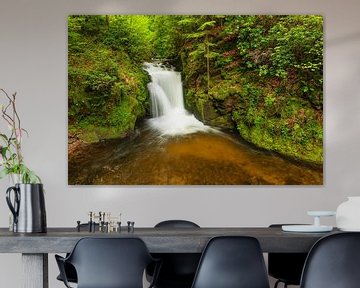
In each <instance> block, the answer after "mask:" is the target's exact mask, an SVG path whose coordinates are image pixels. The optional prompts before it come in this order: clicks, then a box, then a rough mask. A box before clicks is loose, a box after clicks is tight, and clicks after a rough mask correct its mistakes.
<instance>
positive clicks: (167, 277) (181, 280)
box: [147, 220, 201, 288]
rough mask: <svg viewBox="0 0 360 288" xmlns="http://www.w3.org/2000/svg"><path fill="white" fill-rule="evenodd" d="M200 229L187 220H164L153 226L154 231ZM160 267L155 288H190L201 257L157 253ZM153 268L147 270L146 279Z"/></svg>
mask: <svg viewBox="0 0 360 288" xmlns="http://www.w3.org/2000/svg"><path fill="white" fill-rule="evenodd" d="M164 228H170V229H176V228H185V229H187V228H194V229H197V228H200V226H199V225H197V224H196V223H194V222H191V221H188V220H165V221H162V222H159V223H157V224H156V225H155V229H164ZM152 255H153V256H154V257H156V258H157V259H161V261H162V266H161V270H160V272H159V275H158V277H157V281H156V283H155V287H156V288H190V287H191V284H192V282H193V280H194V276H195V272H196V269H197V266H198V263H199V260H200V257H201V254H200V253H157V254H152ZM152 275H153V267H152V266H150V267H149V268H148V269H147V278H148V279H151V278H152Z"/></svg>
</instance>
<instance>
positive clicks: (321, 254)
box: [300, 232, 360, 288]
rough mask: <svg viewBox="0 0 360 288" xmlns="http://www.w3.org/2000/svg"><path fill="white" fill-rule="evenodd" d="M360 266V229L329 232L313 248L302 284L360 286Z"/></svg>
mask: <svg viewBox="0 0 360 288" xmlns="http://www.w3.org/2000/svg"><path fill="white" fill-rule="evenodd" d="M359 267H360V233H359V232H345V233H337V234H331V235H329V236H325V237H323V238H321V239H320V240H318V241H317V242H316V243H315V244H314V245H313V247H312V248H311V250H310V252H309V256H308V258H307V259H306V262H305V266H304V271H303V274H302V278H301V284H300V288H358V287H360V270H359Z"/></svg>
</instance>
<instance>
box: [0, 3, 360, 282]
mask: <svg viewBox="0 0 360 288" xmlns="http://www.w3.org/2000/svg"><path fill="white" fill-rule="evenodd" d="M359 11H360V2H359V1H358V0H343V1H337V0H318V1H316V0H303V1H295V0H294V1H288V0H272V1H262V0H243V1H241V0H222V1H218V0H196V1H193V0H139V1H137V0H113V1H111V0H101V1H100V0H97V1H96V0H76V1H73V0H32V1H30V0H1V2H0V87H2V88H4V89H5V90H7V91H9V92H13V91H17V92H18V105H19V112H20V114H21V115H22V121H23V122H22V123H23V126H24V127H25V128H26V129H27V130H28V131H29V133H30V137H29V138H28V139H26V141H25V143H24V154H25V159H26V162H27V163H28V164H29V166H30V167H32V168H33V169H34V170H35V171H36V172H37V173H38V174H39V175H40V176H41V177H42V180H43V182H44V184H45V187H46V192H47V193H46V205H47V216H48V226H52V227H53V226H74V225H75V222H76V220H78V219H80V220H86V215H87V211H89V210H106V211H112V212H114V213H115V212H116V213H117V212H122V213H123V215H124V218H123V219H124V220H133V221H135V222H136V226H153V225H154V224H155V223H157V222H158V221H160V220H162V219H164V218H187V219H190V220H194V221H196V222H197V223H199V224H200V225H201V226H267V225H269V224H270V223H275V222H309V221H311V219H310V218H309V217H308V216H306V211H307V210H327V209H329V210H334V209H336V207H337V205H338V204H339V203H340V202H342V201H343V200H345V197H346V196H348V195H360V191H359V189H358V185H357V184H358V183H357V182H358V179H359V176H360V168H359V162H360V161H359V160H360V152H359V150H358V149H359V147H360V130H359V123H360V113H359V111H360V97H359V96H360V95H359V90H358V89H359V81H360V57H359V52H360V20H359V19H360V18H359V15H358V14H359ZM77 13H78V14H106V13H109V14H121V13H128V14H141V13H145V14H161V13H165V14H203V13H205V14H214V13H215V14H221V13H224V14H322V15H324V16H325V36H326V42H325V89H324V90H325V107H324V108H325V159H326V161H325V169H324V171H325V184H324V186H320V187H315V186H314V187H309V186H307V187H301V186H293V187H291V186H285V187H282V186H273V187H265V186H234V187H231V186H217V187H215V186H214V187H205V186H200V187H198V186H190V187H178V186H169V187H157V186H150V187H147V186H139V187H136V186H125V187H121V186H113V187H110V186H109V187H107V186H99V187H85V186H84V187H70V186H68V185H67V22H66V16H67V15H68V14H77ZM7 186H8V182H7V181H6V180H2V181H1V182H0V190H2V191H3V192H4V193H3V197H2V199H3V200H2V201H0V226H6V225H7V224H8V208H7V206H6V204H5V195H4V194H5V188H6V187H7ZM327 223H331V224H335V222H334V220H328V221H327ZM49 262H50V270H51V271H50V278H51V279H50V287H62V286H61V285H60V284H59V283H56V282H57V281H55V280H53V279H54V277H55V275H56V273H57V271H56V268H55V261H54V259H53V256H52V255H51V256H50V258H49ZM19 265H20V256H19V255H7V254H2V255H0V279H1V282H2V284H1V286H2V287H20V286H21V284H20V283H21V281H20V279H19V275H20V272H21V269H20V266H19Z"/></svg>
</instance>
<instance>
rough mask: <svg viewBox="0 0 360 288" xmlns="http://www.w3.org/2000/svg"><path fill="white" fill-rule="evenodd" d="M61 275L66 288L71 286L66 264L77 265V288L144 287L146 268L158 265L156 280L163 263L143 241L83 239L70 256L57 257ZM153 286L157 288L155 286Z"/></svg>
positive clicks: (102, 238)
mask: <svg viewBox="0 0 360 288" xmlns="http://www.w3.org/2000/svg"><path fill="white" fill-rule="evenodd" d="M55 259H56V262H57V264H58V267H59V270H60V275H61V277H62V279H63V282H64V284H65V286H66V287H69V288H70V287H71V286H70V284H69V281H68V279H67V275H66V273H65V263H70V264H71V265H73V266H74V268H75V270H76V273H77V286H76V287H77V288H93V287H101V288H142V287H143V274H144V271H145V268H146V267H147V266H148V265H149V264H151V263H154V262H157V263H158V265H156V266H155V272H154V281H156V276H157V273H158V271H159V267H160V264H159V263H160V262H159V261H157V260H155V259H154V258H153V257H152V256H151V255H150V253H149V251H148V249H147V247H146V245H145V243H144V242H143V241H142V240H141V239H139V238H108V237H101V238H92V237H88V238H82V239H80V240H79V241H78V242H77V243H76V245H75V247H74V249H73V250H72V252H71V253H70V254H69V256H68V257H66V258H64V257H62V256H59V255H55ZM149 287H153V283H151V284H150V286H149Z"/></svg>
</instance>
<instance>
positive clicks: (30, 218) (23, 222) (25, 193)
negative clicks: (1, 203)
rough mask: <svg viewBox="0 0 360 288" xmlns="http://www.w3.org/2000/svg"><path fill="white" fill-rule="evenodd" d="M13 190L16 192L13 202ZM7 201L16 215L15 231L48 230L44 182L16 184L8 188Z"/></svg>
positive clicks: (35, 231)
mask: <svg viewBox="0 0 360 288" xmlns="http://www.w3.org/2000/svg"><path fill="white" fill-rule="evenodd" d="M11 192H14V196H13V200H14V202H13V203H12V201H11V194H12V193H11ZM6 202H7V204H8V206H9V208H10V211H11V213H12V214H13V215H14V224H13V231H14V232H25V233H28V232H30V233H32V232H33V233H37V232H46V230H47V227H46V211H45V199H44V189H43V185H42V184H15V186H13V187H9V188H8V189H7V190H6Z"/></svg>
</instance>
